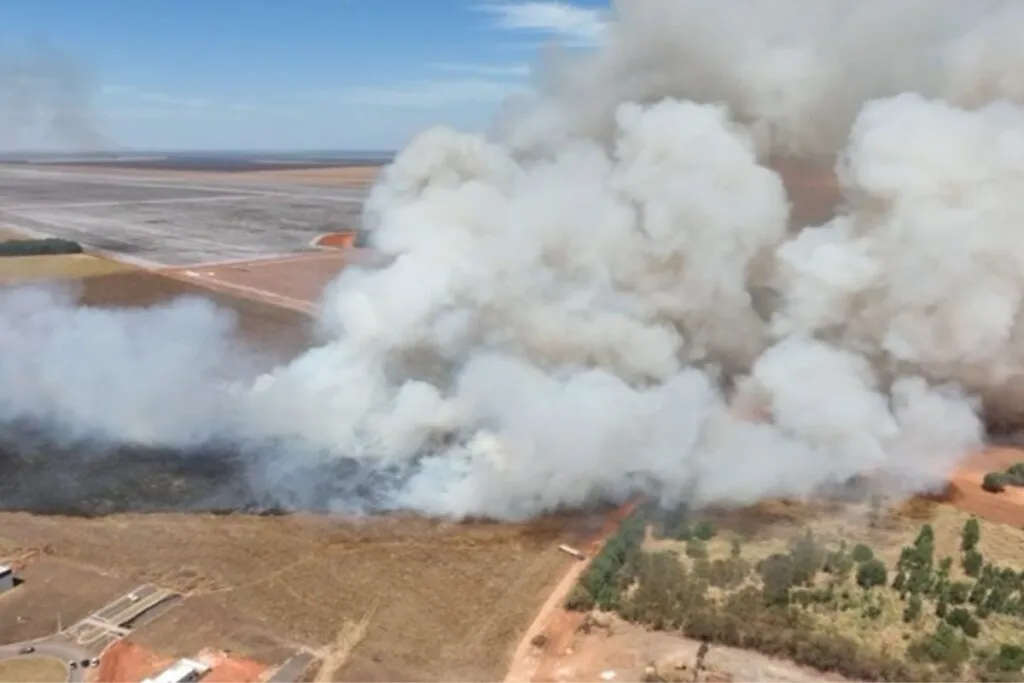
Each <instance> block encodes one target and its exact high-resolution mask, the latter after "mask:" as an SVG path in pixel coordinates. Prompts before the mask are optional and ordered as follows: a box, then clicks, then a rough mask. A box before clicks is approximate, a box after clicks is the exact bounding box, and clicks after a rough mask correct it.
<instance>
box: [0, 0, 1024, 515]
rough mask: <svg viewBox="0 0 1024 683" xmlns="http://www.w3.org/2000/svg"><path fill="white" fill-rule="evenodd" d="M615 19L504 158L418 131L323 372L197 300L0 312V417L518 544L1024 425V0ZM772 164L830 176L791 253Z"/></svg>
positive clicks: (878, 464)
mask: <svg viewBox="0 0 1024 683" xmlns="http://www.w3.org/2000/svg"><path fill="white" fill-rule="evenodd" d="M615 9H616V13H615V17H614V21H613V22H612V24H611V25H610V28H609V33H608V35H607V37H606V42H605V44H604V45H602V46H601V47H600V48H599V49H598V50H596V52H595V53H593V54H588V55H585V56H583V57H576V58H572V59H567V61H565V63H563V64H558V65H555V66H554V67H553V68H552V69H551V71H550V72H549V73H546V74H545V78H544V79H543V84H542V86H541V87H540V89H539V90H538V92H537V93H536V94H535V96H534V97H533V99H532V100H530V101H525V102H519V103H517V104H516V106H514V107H509V108H508V110H507V111H506V112H505V116H503V117H502V118H501V119H500V121H499V125H498V127H497V133H496V134H495V136H493V137H491V138H484V137H481V136H477V135H468V134H462V133H458V132H456V131H452V130H449V129H446V128H435V129H432V130H428V131H426V132H424V133H423V134H422V135H420V136H419V137H418V138H417V139H416V140H414V141H413V142H412V143H411V144H410V145H409V146H408V147H407V148H406V149H405V150H403V152H402V153H401V154H400V155H399V156H398V157H397V159H396V160H395V162H394V164H393V165H392V166H390V167H389V168H387V169H386V170H385V171H384V173H383V176H382V178H381V179H380V181H379V182H378V184H377V185H376V187H375V188H374V190H373V191H372V193H371V196H370V199H369V201H368V203H367V206H366V214H365V225H364V227H365V228H366V229H367V230H369V231H370V234H371V241H372V243H373V245H374V246H375V247H376V248H377V249H379V250H380V251H381V252H383V253H384V254H386V255H388V256H390V257H391V258H392V260H391V261H390V262H389V265H387V266H385V267H382V268H372V269H371V268H366V267H359V266H355V267H353V268H351V269H349V270H347V271H346V272H345V273H343V274H342V275H341V276H340V277H339V278H338V280H337V281H336V282H334V283H333V284H332V285H331V286H330V287H329V288H328V290H327V291H326V292H325V295H324V300H323V304H322V312H321V316H320V323H321V328H322V332H323V335H324V338H325V339H327V340H328V341H327V342H326V343H324V344H323V345H322V346H320V347H318V348H316V349H314V350H312V351H310V352H308V353H306V354H304V355H302V356H300V357H299V358H297V359H295V360H294V361H293V362H291V363H290V364H287V365H285V366H282V367H279V368H277V369H275V370H273V371H272V372H270V373H267V374H263V375H260V376H258V377H255V378H253V376H252V374H251V373H249V374H247V372H246V370H245V369H244V368H241V367H240V366H239V365H238V364H237V363H228V362H227V360H229V359H234V358H237V357H238V354H237V353H236V348H237V347H236V342H234V341H232V337H231V333H230V329H229V328H230V324H228V323H226V322H225V320H224V318H223V317H222V314H220V313H218V312H216V311H214V310H213V309H211V308H209V307H207V306H205V305H203V304H198V303H194V302H193V303H187V302H186V303H178V304H174V305H171V306H168V307H165V308H163V309H157V310H152V311H149V312H147V313H144V314H137V313H127V312H97V311H92V312H82V311H79V310H76V309H74V308H73V307H69V306H68V305H66V304H64V303H60V304H59V305H58V302H54V303H52V304H49V305H45V304H41V303H39V301H38V300H37V301H36V302H35V303H33V304H32V306H27V305H25V306H23V307H21V308H19V304H17V302H18V301H19V300H20V299H19V297H21V296H41V295H37V294H34V293H29V294H18V295H17V296H16V297H15V298H14V299H8V301H7V302H6V303H5V304H4V305H3V306H2V307H0V316H2V317H3V319H4V320H5V326H4V327H5V329H8V331H5V332H4V333H3V335H2V336H0V363H2V364H3V365H0V406H2V410H3V414H4V415H7V416H11V417H14V418H18V419H19V420H20V421H22V422H25V421H27V422H29V423H33V424H46V425H49V426H50V429H51V432H49V433H51V434H53V435H57V436H51V438H57V437H58V436H59V437H60V438H68V439H71V441H72V442H74V441H75V440H78V441H81V440H82V439H86V440H90V441H92V442H97V441H98V442H101V443H105V442H109V441H129V440H130V441H133V442H134V443H137V444H140V445H144V446H147V447H174V448H181V449H184V451H186V452H194V451H195V449H196V448H198V447H202V446H203V444H227V445H229V446H230V448H231V449H232V453H233V454H234V455H232V456H231V457H230V458H225V459H224V460H223V461H224V462H229V461H230V462H231V463H232V466H233V467H235V469H233V470H232V472H233V474H232V477H233V479H235V480H238V479H240V480H242V481H244V487H243V488H244V491H243V492H241V493H237V495H238V496H241V497H242V498H246V499H253V500H261V501H271V502H272V503H273V504H279V505H282V506H285V507H304V508H317V509H333V510H345V511H352V510H379V509H392V508H407V509H415V510H418V511H421V512H425V513H429V514H438V515H453V516H464V515H474V516H478V515H485V516H492V517H497V518H503V519H513V518H523V517H529V516H532V515H536V514H539V513H542V512H545V511H548V510H552V509H556V508H560V507H572V506H582V505H588V504H591V503H595V502H599V501H609V500H612V501H615V500H622V499H625V498H626V497H628V496H631V495H635V494H638V493H642V494H647V495H650V496H654V497H658V498H660V499H661V500H662V501H664V502H665V503H674V502H680V501H683V500H686V501H690V502H692V503H695V504H712V503H728V504H746V503H752V502H756V501H758V500H761V499H763V498H766V497H772V496H780V495H786V496H803V495H809V494H811V493H814V492H816V491H819V490H821V489H825V488H828V487H830V486H833V485H835V484H841V483H843V482H845V481H846V480H848V479H849V478H850V477H852V476H854V475H858V474H863V473H875V474H878V475H880V477H879V478H880V480H881V481H885V482H887V483H888V485H889V486H891V487H892V489H893V490H895V491H897V492H911V491H918V490H923V489H927V488H929V487H933V486H935V485H937V484H938V483H939V482H941V481H942V480H943V479H944V478H945V477H946V476H947V475H948V474H949V473H950V471H951V470H952V468H954V467H955V466H956V464H957V463H958V461H959V460H960V459H961V458H962V457H963V456H964V455H965V454H966V453H968V452H969V451H970V450H971V449H974V448H977V447H978V446H979V445H981V443H982V441H983V438H984V430H983V426H982V419H981V416H982V413H983V412H984V414H985V416H986V417H989V416H996V417H999V418H1001V419H1007V420H1010V421H1012V420H1016V419H1019V418H1020V414H1019V409H1018V408H1017V407H1016V406H1019V405H1022V403H1021V402H1020V401H1019V400H1018V398H1020V396H1021V395H1022V394H1024V381H1022V378H1024V316H1022V315H1021V309H1022V301H1024V238H1022V237H1021V234H1022V233H1020V231H1019V229H1018V228H1019V226H1020V225H1021V224H1022V219H1024V205H1022V204H1021V203H1020V202H1019V199H1018V194H1019V191H1020V190H1019V188H1020V187H1022V186H1024V108H1022V107H1021V106H1020V104H1019V101H1020V100H1021V98H1024V79H1022V78H1021V76H1020V74H1022V73H1024V70H1022V69H1021V68H1020V67H1022V66H1024V52H1021V50H1022V49H1024V48H1022V47H1021V44H1020V41H1019V40H1018V39H1017V36H1019V35H1020V31H1022V30H1024V12H1022V11H1021V9H1020V7H1019V3H1015V2H984V1H983V0H970V1H969V2H967V1H964V2H957V1H954V0H948V1H947V2H944V3H941V4H936V3H933V2H917V1H914V0H910V1H908V2H902V3H899V5H898V6H894V5H892V3H883V2H872V1H867V2H861V3H857V4H855V5H853V4H851V3H847V2H839V1H833V2H829V1H822V0H817V1H815V2H789V3H786V4H785V5H780V4H778V3H772V4H770V5H769V4H766V3H761V2H750V3H745V2H740V1H737V2H730V3H721V2H710V1H709V2H697V1H686V0H626V1H624V2H620V3H617V4H616V6H615ZM783 156H790V157H796V158H802V159H813V160H820V159H822V158H824V159H827V160H828V163H829V164H835V166H836V169H837V174H838V179H839V182H840V184H841V189H842V193H843V196H844V198H845V202H846V203H845V206H844V208H843V209H842V210H841V212H840V214H839V215H838V216H837V217H836V218H835V219H833V220H831V221H829V222H828V223H826V224H824V225H820V226H805V227H801V228H799V229H794V228H793V227H792V226H790V222H791V221H790V206H789V202H788V200H787V197H786V193H785V190H784V186H783V184H782V181H781V179H780V177H779V176H778V175H777V174H776V173H775V171H773V170H772V169H771V166H770V162H771V161H772V160H773V159H775V158H777V157H783ZM11 301H14V303H11ZM18 310H31V311H32V313H31V314H28V313H24V314H22V315H28V316H29V317H30V318H31V320H32V322H31V324H26V323H24V322H18V323H16V322H15V318H16V317H17V315H19V314H18V313H17V311H18ZM7 321H10V322H9V323H8V322H7ZM12 331H13V332H12ZM47 335H51V336H55V337H54V338H56V339H58V341H56V342H53V341H46V338H47ZM61 339H63V340H64V341H59V340H61ZM133 344H138V347H136V346H133ZM143 346H146V347H147V348H148V349H149V350H148V351H147V352H146V354H147V355H145V358H146V362H142V360H141V359H142V358H143V355H142V354H141V352H139V355H137V356H136V355H134V352H133V349H135V348H140V349H141V348H143ZM40 351H45V352H46V353H47V354H48V357H49V358H50V360H49V361H48V362H49V363H53V365H52V368H53V370H47V369H44V368H42V367H39V364H40V363H41V361H38V360H34V359H35V358H36V356H37V354H39V353H40ZM53 359H56V360H53ZM80 366H85V367H80ZM19 373H21V374H19ZM39 373H49V374H39ZM34 376H39V377H44V378H45V381H34V380H33V379H32V377H34ZM11 378H14V379H13V380H12V379H11ZM69 435H70V436H69ZM71 437H73V439H72V438H71ZM67 457H72V458H73V457H74V456H73V455H70V454H69V455H68V456H67ZM210 457H211V458H218V457H220V456H217V455H211V456H210ZM232 495H235V494H232Z"/></svg>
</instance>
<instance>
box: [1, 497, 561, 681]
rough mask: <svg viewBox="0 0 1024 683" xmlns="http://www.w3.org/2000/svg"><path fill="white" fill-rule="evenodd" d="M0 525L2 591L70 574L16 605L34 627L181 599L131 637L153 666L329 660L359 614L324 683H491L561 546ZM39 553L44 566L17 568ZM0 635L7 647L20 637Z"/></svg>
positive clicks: (438, 532) (550, 580)
mask: <svg viewBox="0 0 1024 683" xmlns="http://www.w3.org/2000/svg"><path fill="white" fill-rule="evenodd" d="M0 524H2V528H3V529H4V532H3V534H4V544H5V548H6V552H7V553H8V554H9V555H12V556H15V555H21V556H23V557H27V558H28V559H27V564H26V568H25V571H24V575H25V578H26V584H25V585H24V586H21V587H19V588H18V589H17V590H18V591H22V590H24V589H26V588H28V590H32V589H31V584H32V583H33V582H37V581H38V579H37V578H36V574H37V573H38V571H39V570H37V569H34V566H36V565H39V564H41V563H43V566H47V565H50V566H51V567H52V566H61V567H71V568H76V569H77V571H78V574H77V575H74V576H72V575H68V576H67V577H65V579H66V584H65V585H66V586H67V587H68V588H67V591H66V592H65V593H48V594H46V595H42V594H40V595H38V596H36V597H35V598H33V599H32V601H31V607H32V610H33V611H34V612H35V613H36V615H37V618H38V619H40V620H42V622H43V623H49V624H53V623H55V620H56V613H57V612H58V611H60V612H62V613H63V614H70V612H69V611H68V608H67V606H66V601H68V600H71V601H76V604H80V605H81V609H80V610H79V611H84V612H87V611H90V610H91V609H93V608H96V607H99V606H101V605H102V604H103V603H105V602H106V601H107V600H109V599H110V598H112V597H115V596H116V595H117V594H119V593H121V592H123V591H124V589H125V588H130V587H132V586H134V585H136V584H140V583H144V582H154V583H157V584H159V585H161V586H165V587H168V588H171V589H174V590H177V591H181V592H182V593H184V594H185V595H186V597H185V599H184V601H183V602H182V603H181V604H180V605H179V606H177V607H175V608H173V609H172V610H170V611H169V612H168V613H167V614H166V615H164V616H162V617H160V618H159V619H157V620H155V621H153V622H151V623H149V624H146V625H144V626H142V627H140V628H139V630H138V631H137V632H136V633H135V634H133V636H132V640H134V641H135V642H137V643H138V644H139V645H142V646H144V647H146V648H149V649H151V650H153V651H155V652H158V653H160V654H163V655H167V656H173V657H177V656H186V655H194V654H195V653H196V652H197V651H198V650H200V649H203V648H205V647H214V648H226V649H230V650H232V651H234V652H236V653H238V654H239V655H242V656H246V657H251V658H253V659H256V660H260V661H263V662H266V663H268V664H273V663H276V662H278V661H280V660H282V659H284V658H285V657H287V656H288V654H290V653H291V652H292V651H294V650H296V649H298V648H302V647H306V648H310V649H313V650H321V649H322V648H326V647H328V646H330V645H331V644H332V643H334V642H335V640H336V639H337V636H338V633H339V631H340V630H341V629H342V627H343V626H344V625H345V624H346V623H353V622H359V621H360V620H361V619H363V618H364V617H365V616H366V615H368V614H369V615H370V618H369V619H368V621H367V623H366V630H365V634H364V636H365V637H364V638H363V639H362V641H361V642H360V643H359V644H358V645H357V646H356V647H355V649H354V651H353V652H352V653H350V655H349V656H348V658H347V660H346V662H345V664H344V665H342V666H341V667H339V669H338V671H337V674H336V680H373V679H380V678H381V677H383V678H387V679H390V680H428V679H435V680H441V679H444V680H498V679H500V678H501V677H502V675H503V674H504V672H505V670H506V668H507V667H508V664H509V659H510V657H511V655H512V653H513V651H514V649H515V646H516V644H517V643H518V640H519V638H520V636H521V635H522V633H523V632H524V631H525V629H526V627H527V626H528V624H529V623H530V621H531V619H532V618H533V616H534V614H535V613H536V611H537V609H538V608H539V607H540V605H541V604H542V603H543V602H544V599H545V597H546V596H547V593H548V592H550V590H551V589H552V587H553V586H554V584H555V583H556V582H557V581H558V578H559V577H560V576H561V575H562V574H563V573H564V572H565V571H566V569H567V568H568V566H569V564H570V563H571V562H572V560H571V559H570V558H567V557H566V556H565V555H564V554H562V553H559V552H558V550H557V545H558V543H560V542H567V541H570V542H572V541H574V539H575V533H574V532H573V531H572V530H571V529H569V528H567V525H568V522H567V520H564V519H555V518H552V519H547V520H542V521H538V522H534V523H531V524H527V525H498V524H483V523H481V524H466V525H455V524H444V523H438V522H431V521H427V520H423V519H419V518H394V517H389V518H374V519H363V520H352V521H349V522H344V521H339V520H332V519H327V518H320V517H313V516H287V517H285V516H280V517H273V516H272V517H256V516H242V515H179V514H154V515H140V514H135V515H119V516H110V517H103V518H93V519H84V518H69V517H47V516H34V515H29V514H25V513H2V514H0ZM41 546H45V548H46V551H47V555H45V556H42V555H34V556H33V555H32V553H31V552H29V551H31V549H33V548H39V547H41ZM49 571H53V570H52V569H50V570H49ZM87 577H100V578H95V579H90V578H87ZM93 581H95V582H97V583H95V584H94V583H92V582H93ZM94 586H95V587H94ZM23 595H26V596H27V595H30V594H29V593H23ZM47 595H50V596H52V597H47ZM11 597H15V598H16V596H15V595H11V596H6V597H4V598H2V599H0V610H4V611H3V612H0V615H2V616H0V623H4V624H7V623H8V622H10V621H11V619H8V618H6V617H7V615H8V613H7V612H6V609H7V608H6V607H4V606H3V605H4V603H5V601H7V599H8V598H11ZM24 599H25V600H26V602H25V605H26V607H27V605H28V604H29V603H28V602H27V598H24ZM86 606H87V607H86ZM19 609H24V608H19ZM82 616H84V614H83V615H82ZM40 630H41V629H40V628H39V627H37V628H36V632H35V633H34V635H43V633H41V632H40ZM2 635H3V637H4V639H5V640H7V641H8V642H10V641H12V640H17V639H20V638H23V637H26V635H27V631H26V630H25V629H20V630H8V631H4V632H2Z"/></svg>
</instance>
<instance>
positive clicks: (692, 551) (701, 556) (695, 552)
mask: <svg viewBox="0 0 1024 683" xmlns="http://www.w3.org/2000/svg"><path fill="white" fill-rule="evenodd" d="M686 556H687V557H691V558H693V559H695V560H706V559H707V557H708V547H707V545H705V543H704V541H700V540H698V539H696V538H691V539H690V540H689V541H687V542H686Z"/></svg>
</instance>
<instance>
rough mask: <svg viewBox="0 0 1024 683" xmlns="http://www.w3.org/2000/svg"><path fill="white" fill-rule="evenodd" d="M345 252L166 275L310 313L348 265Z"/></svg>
mask: <svg viewBox="0 0 1024 683" xmlns="http://www.w3.org/2000/svg"><path fill="white" fill-rule="evenodd" d="M352 258H353V254H351V253H349V252H348V251H345V252H340V251H329V252H325V251H317V252H312V253H307V254H296V255H295V256H284V257H278V258H273V259H260V260H255V261H235V262H228V263H211V264H198V265H194V266H188V267H185V268H168V269H166V270H163V271H161V272H163V273H164V274H166V275H169V276H171V277H174V278H177V279H180V280H185V281H187V282H190V283H193V284H197V285H200V286H203V287H208V288H210V289H213V290H215V291H220V292H226V293H231V294H236V295H238V296H244V297H246V298H250V299H257V300H261V301H265V302H267V303H270V304H274V305H277V306H283V307H285V308H290V309H292V310H296V311H303V312H306V313H311V312H313V310H314V308H315V307H314V304H313V302H315V301H317V300H318V299H319V298H320V296H321V294H322V292H323V291H324V288H325V287H326V286H327V284H328V283H330V282H331V280H333V279H334V278H335V277H337V276H338V274H339V273H340V272H341V271H342V270H343V269H344V268H345V266H346V265H348V264H349V263H350V262H351V260H352Z"/></svg>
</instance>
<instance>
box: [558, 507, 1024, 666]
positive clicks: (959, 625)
mask: <svg viewBox="0 0 1024 683" xmlns="http://www.w3.org/2000/svg"><path fill="white" fill-rule="evenodd" d="M957 533H958V534H959V538H957V539H951V538H949V539H942V543H941V544H940V545H941V546H942V547H943V548H944V549H948V550H950V552H947V553H942V554H940V553H939V552H938V551H937V550H936V547H937V541H936V532H935V529H934V528H933V526H932V525H931V524H928V523H925V524H921V525H920V526H919V527H917V528H916V534H912V535H909V536H908V537H907V538H906V541H907V542H906V543H905V545H903V546H902V547H901V548H898V549H896V548H889V547H884V548H883V547H881V546H879V547H877V548H876V547H872V545H871V544H870V543H864V542H855V543H848V542H847V541H844V540H836V539H835V538H831V537H829V538H826V537H825V536H819V535H816V533H815V531H814V530H813V529H812V528H810V527H805V528H801V529H799V530H797V531H796V532H795V533H793V534H792V535H791V536H790V537H788V538H786V539H784V541H783V542H772V543H768V542H765V541H764V540H763V539H754V538H747V537H744V536H743V535H741V534H737V533H734V532H732V531H727V530H723V531H722V532H720V533H719V532H717V531H716V529H715V527H714V526H713V525H712V524H711V523H710V522H708V521H703V522H702V521H699V520H691V519H690V515H688V514H687V513H686V511H685V510H678V511H675V513H673V514H670V515H667V516H663V518H662V519H660V520H658V521H656V522H653V523H651V522H649V521H648V520H647V519H645V518H644V516H643V513H637V514H635V515H634V516H633V517H631V518H630V519H629V520H627V522H626V523H625V524H623V526H622V527H621V528H620V530H619V532H618V533H617V534H616V535H615V536H613V537H612V538H611V539H610V540H609V541H608V543H607V544H606V545H605V546H604V548H603V550H602V551H601V553H600V554H599V555H598V556H596V557H595V558H594V561H593V562H592V564H591V565H590V567H589V568H588V571H587V572H586V573H585V574H584V576H583V577H582V578H581V580H580V582H579V584H578V585H577V586H576V588H575V590H574V592H573V593H572V594H571V596H570V597H569V599H568V602H567V605H566V606H567V607H568V608H570V609H575V610H591V609H602V610H606V611H615V612H617V613H618V614H619V615H620V616H621V617H622V618H624V619H626V620H628V621H631V622H634V623H637V624H641V625H644V626H646V627H648V628H651V629H654V630H662V631H678V632H680V633H682V634H684V635H686V636H688V637H691V638H697V639H703V640H705V641H706V642H710V643H715V644H720V645H729V646H734V647H742V648H748V649H752V650H758V651H760V652H762V653H764V654H768V655H773V656H779V657H785V658H788V659H791V660H793V661H796V662H797V663H800V664H803V665H807V666H811V667H814V668H816V669H819V670H822V671H831V672H835V673H838V674H841V675H843V676H846V677H849V678H854V679H857V680H888V681H909V680H965V679H971V680H982V681H1022V680H1024V674H1022V670H1024V640H1022V639H1021V636H1020V633H1021V631H1022V628H1024V571H1021V568H1020V567H1017V566H1008V565H1004V564H1002V563H1001V562H1000V561H997V560H996V559H995V558H989V557H986V556H985V555H984V554H983V553H982V549H981V535H982V526H981V524H980V522H979V521H978V520H977V519H975V518H967V519H966V521H964V522H963V523H962V526H961V527H960V528H959V529H958V530H954V531H952V532H951V535H955V534H957ZM876 536H877V534H876ZM879 538H881V537H880V536H879ZM775 540H776V541H778V539H775ZM887 558H889V559H888V561H887Z"/></svg>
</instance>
